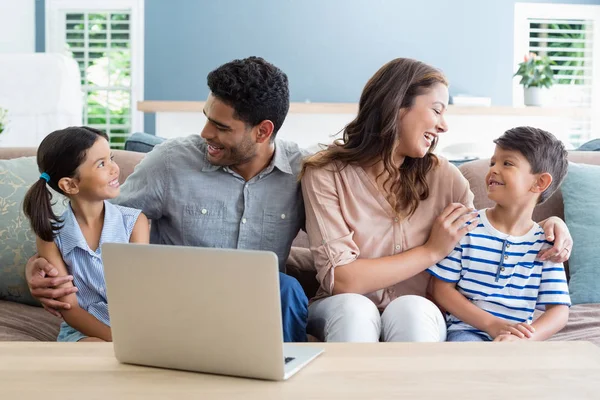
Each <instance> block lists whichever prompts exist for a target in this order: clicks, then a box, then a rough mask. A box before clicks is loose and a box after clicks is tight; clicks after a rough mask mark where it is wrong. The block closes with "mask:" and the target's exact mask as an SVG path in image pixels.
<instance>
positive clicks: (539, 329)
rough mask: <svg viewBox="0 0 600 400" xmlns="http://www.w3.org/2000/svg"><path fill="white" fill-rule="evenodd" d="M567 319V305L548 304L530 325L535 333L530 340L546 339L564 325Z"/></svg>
mask: <svg viewBox="0 0 600 400" xmlns="http://www.w3.org/2000/svg"><path fill="white" fill-rule="evenodd" d="M568 320H569V306H567V305H564V304H548V305H547V306H546V312H545V313H544V314H542V316H540V317H539V318H538V319H536V320H535V321H534V322H533V323H532V324H531V325H532V326H533V327H534V328H535V333H534V334H533V336H532V337H531V338H530V339H531V340H546V339H548V338H550V337H551V336H552V335H554V334H555V333H556V332H558V331H560V330H561V329H562V328H564V327H565V325H566V324H567V321H568Z"/></svg>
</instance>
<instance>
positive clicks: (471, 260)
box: [428, 210, 571, 337]
mask: <svg viewBox="0 0 600 400" xmlns="http://www.w3.org/2000/svg"><path fill="white" fill-rule="evenodd" d="M479 220H480V223H479V225H478V226H477V228H475V229H474V230H472V231H471V232H470V233H468V234H467V235H466V236H465V237H464V238H463V239H462V240H461V241H460V243H459V244H458V245H457V246H456V247H455V248H454V250H453V251H452V253H450V254H449V255H448V257H446V258H445V259H444V260H442V261H440V262H439V263H438V264H436V265H434V266H433V267H431V268H429V269H428V272H429V273H430V274H431V275H433V276H435V277H436V278H438V279H441V280H444V281H447V282H456V289H457V290H458V291H459V292H460V293H461V294H462V295H463V296H465V297H466V298H467V299H469V300H470V301H471V302H472V303H473V304H475V305H476V306H477V307H479V308H481V309H483V310H485V311H487V312H489V313H490V314H492V315H494V316H496V317H499V318H502V319H504V320H506V321H507V322H509V323H518V322H527V323H531V321H532V319H533V312H534V309H535V308H536V307H538V308H540V309H543V308H544V306H545V305H548V304H564V305H568V306H570V305H571V299H570V297H569V288H568V286H567V279H566V274H565V270H564V268H563V265H562V264H556V263H552V262H550V261H545V262H541V261H539V260H537V259H536V258H537V255H538V253H539V252H540V251H541V250H543V249H546V248H549V247H551V243H549V242H547V241H546V240H545V236H544V230H543V229H542V228H541V227H540V226H539V225H538V224H535V225H534V226H533V227H532V229H531V230H530V231H529V232H528V233H527V234H526V235H524V236H520V237H516V236H510V235H506V234H504V233H502V232H500V231H498V230H496V229H495V228H494V227H493V226H492V225H491V224H490V222H489V221H488V219H487V216H486V210H480V211H479ZM447 322H448V331H453V330H469V331H473V332H477V333H480V334H483V335H486V336H488V337H489V335H487V333H485V332H483V331H480V330H478V329H476V328H474V327H472V326H470V325H468V324H466V323H464V322H462V321H461V320H459V319H458V318H456V317H455V316H453V315H448V318H447Z"/></svg>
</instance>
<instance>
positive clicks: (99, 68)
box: [65, 12, 132, 147]
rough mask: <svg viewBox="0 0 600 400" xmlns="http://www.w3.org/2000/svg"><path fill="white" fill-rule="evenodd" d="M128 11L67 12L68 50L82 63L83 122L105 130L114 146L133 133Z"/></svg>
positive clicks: (66, 46)
mask: <svg viewBox="0 0 600 400" xmlns="http://www.w3.org/2000/svg"><path fill="white" fill-rule="evenodd" d="M129 20H130V14H129V13H128V12H105V13H91V12H84V13H67V14H66V19H65V24H66V26H65V28H66V29H65V50H66V51H67V54H70V55H71V56H72V57H73V58H74V59H75V61H77V63H78V64H79V71H80V73H81V86H82V89H83V96H84V109H83V123H84V124H85V125H87V126H90V127H93V128H97V129H101V130H103V131H105V132H106V133H107V134H108V135H109V137H110V141H111V145H112V146H113V147H123V145H124V143H125V139H126V138H127V136H128V135H129V134H130V133H131V109H132V107H131V106H132V104H131V50H130V47H131V42H130V29H129V27H130V24H129Z"/></svg>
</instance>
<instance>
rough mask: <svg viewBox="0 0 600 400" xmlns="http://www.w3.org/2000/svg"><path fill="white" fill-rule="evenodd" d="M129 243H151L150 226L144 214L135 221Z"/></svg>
mask: <svg viewBox="0 0 600 400" xmlns="http://www.w3.org/2000/svg"><path fill="white" fill-rule="evenodd" d="M129 243H142V244H148V243H150V224H149V223H148V218H147V217H146V216H145V215H144V213H140V215H139V216H138V218H137V220H136V221H135V225H134V226H133V230H132V231H131V236H130V237H129Z"/></svg>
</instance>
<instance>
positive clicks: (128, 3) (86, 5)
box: [45, 0, 144, 133]
mask: <svg viewBox="0 0 600 400" xmlns="http://www.w3.org/2000/svg"><path fill="white" fill-rule="evenodd" d="M45 8H46V52H49V53H61V54H64V50H65V37H66V35H65V30H66V28H65V15H66V13H68V12H90V11H92V12H93V11H101V12H109V11H120V10H125V9H126V10H128V11H129V13H130V15H131V22H130V35H131V36H130V43H131V49H130V50H131V105H130V107H131V132H130V133H134V132H144V113H143V112H141V111H139V110H138V109H137V104H138V102H139V101H142V100H143V99H144V0H46V4H45Z"/></svg>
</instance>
